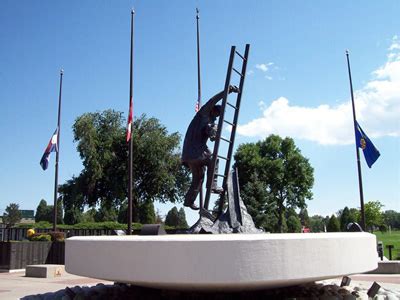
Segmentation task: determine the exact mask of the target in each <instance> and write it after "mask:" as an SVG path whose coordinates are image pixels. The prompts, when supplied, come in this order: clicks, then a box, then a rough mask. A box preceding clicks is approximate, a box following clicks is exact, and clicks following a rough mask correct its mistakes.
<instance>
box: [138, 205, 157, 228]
mask: <svg viewBox="0 0 400 300" xmlns="http://www.w3.org/2000/svg"><path fill="white" fill-rule="evenodd" d="M139 219H140V223H142V224H154V223H155V222H156V213H155V211H154V204H153V202H152V201H143V202H142V203H141V204H140V207H139Z"/></svg>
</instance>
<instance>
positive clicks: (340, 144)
mask: <svg viewBox="0 0 400 300" xmlns="http://www.w3.org/2000/svg"><path fill="white" fill-rule="evenodd" d="M132 6H134V7H135V10H136V15H135V50H134V51H135V54H134V56H135V61H134V103H135V104H134V105H135V114H136V115H139V114H142V113H146V114H147V115H148V116H154V117H157V118H159V119H160V120H161V122H162V123H163V124H165V125H166V126H167V128H168V129H169V131H170V132H175V131H178V132H180V133H181V134H182V135H184V134H185V131H186V127H187V125H188V124H189V122H190V120H191V118H192V117H193V115H194V105H195V101H196V98H197V77H196V75H197V73H196V40H195V33H196V27H195V8H196V7H199V8H200V26H201V52H202V56H201V62H202V87H203V90H202V94H203V101H206V100H207V99H208V98H209V97H211V96H212V95H214V94H215V93H216V92H218V91H219V90H221V89H222V88H223V85H224V80H225V74H226V66H227V63H228V56H229V50H230V47H231V45H236V46H237V47H238V48H239V49H244V45H245V44H246V43H249V44H251V50H250V60H249V64H248V76H247V78H246V83H245V89H244V95H243V100H242V109H241V113H240V120H239V123H240V127H239V130H238V136H237V140H236V144H237V145H238V144H240V143H245V142H254V141H257V140H259V139H261V138H264V137H265V136H267V135H269V134H271V133H275V134H280V135H282V136H286V135H287V136H291V137H293V138H294V139H295V141H296V144H297V146H298V147H299V148H300V149H301V151H302V153H303V154H304V155H305V156H306V157H307V158H309V160H310V163H311V164H312V166H313V167H314V169H315V185H314V188H313V192H314V199H313V200H312V201H309V203H308V209H309V214H322V215H327V214H332V213H334V212H336V211H338V210H339V209H341V208H343V207H344V206H349V207H358V206H359V194H358V183H357V169H356V161H355V148H354V144H353V140H354V137H353V134H354V133H353V130H352V125H351V110H350V109H349V107H350V106H349V105H350V102H349V100H350V94H349V84H348V77H347V66H346V57H345V50H346V49H349V51H350V59H351V66H352V75H353V85H354V90H355V96H356V108H357V115H358V120H359V123H360V124H361V126H362V127H363V129H364V131H365V132H366V133H367V134H368V135H369V136H370V138H371V139H372V140H373V142H374V144H375V146H376V147H377V148H378V149H379V150H380V152H381V157H380V158H379V159H378V161H377V162H376V163H375V165H374V166H373V167H372V169H369V168H368V167H367V165H366V164H365V161H364V158H363V157H362V158H361V159H362V172H363V179H364V197H365V200H366V201H370V200H379V201H381V202H382V203H383V204H384V205H385V207H384V209H395V210H397V211H400V192H399V188H398V187H399V186H400V159H399V157H398V155H399V153H400V138H399V136H400V123H399V116H400V30H399V28H400V19H399V18H398V12H399V10H400V3H399V2H398V1H379V2H373V1H351V2H350V1H323V2H322V1H229V2H228V1H112V2H111V1H94V0H93V1H68V2H66V1H36V2H34V1H8V0H3V1H1V2H0V45H1V47H0V66H1V68H0V104H1V106H0V107H1V110H0V111H1V118H0V134H1V137H2V139H1V147H0V157H2V159H1V170H2V172H1V174H0V187H1V188H0V213H1V212H2V211H3V210H4V208H5V207H6V206H7V205H8V204H9V203H11V202H15V203H18V204H19V205H20V207H21V208H22V209H36V207H37V205H38V203H39V201H40V199H42V198H44V199H46V200H47V201H48V202H50V203H51V202H52V201H53V194H52V193H53V184H54V167H53V163H54V156H52V160H51V164H50V167H49V169H48V170H47V171H46V172H44V171H42V170H41V168H40V166H39V160H40V158H41V156H42V154H43V150H44V148H45V147H46V145H47V143H48V140H49V139H50V136H51V134H52V133H53V131H54V129H55V127H56V122H57V99H58V81H59V69H60V68H61V67H62V68H64V70H65V76H64V86H63V106H62V121H61V122H62V124H61V145H60V147H61V152H60V180H59V182H60V183H63V182H64V181H65V180H67V179H69V178H71V176H72V175H74V174H75V175H77V174H79V172H80V170H81V169H82V164H81V160H80V158H79V155H78V153H77V152H76V144H74V143H73V136H72V129H71V127H72V124H73V122H74V120H75V119H76V118H77V117H78V116H79V115H81V114H83V113H85V112H94V111H101V110H104V109H108V108H113V109H115V110H118V111H123V112H124V113H125V116H126V113H127V110H128V101H129V35H130V27H129V26H130V9H131V7H132ZM180 205H181V204H179V206H180ZM157 207H158V208H159V209H161V211H162V212H163V213H166V212H167V211H168V209H169V208H170V207H171V205H157ZM186 212H187V215H188V219H189V221H190V222H193V221H194V220H195V218H196V214H193V213H191V212H190V211H188V210H186Z"/></svg>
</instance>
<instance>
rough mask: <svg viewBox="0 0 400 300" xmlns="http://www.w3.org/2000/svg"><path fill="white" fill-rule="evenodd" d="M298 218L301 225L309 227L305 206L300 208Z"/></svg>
mask: <svg viewBox="0 0 400 300" xmlns="http://www.w3.org/2000/svg"><path fill="white" fill-rule="evenodd" d="M299 218H300V221H301V225H303V226H304V227H310V217H309V216H308V211H307V208H302V209H300V212H299Z"/></svg>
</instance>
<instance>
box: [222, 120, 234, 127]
mask: <svg viewBox="0 0 400 300" xmlns="http://www.w3.org/2000/svg"><path fill="white" fill-rule="evenodd" d="M224 122H225V123H227V124H229V125H231V126H232V127H233V126H235V124H233V123H231V122H229V121H227V120H224Z"/></svg>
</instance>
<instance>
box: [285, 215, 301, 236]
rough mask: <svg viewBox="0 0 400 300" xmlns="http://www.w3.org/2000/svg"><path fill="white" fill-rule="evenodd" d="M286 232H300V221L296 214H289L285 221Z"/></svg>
mask: <svg viewBox="0 0 400 300" xmlns="http://www.w3.org/2000/svg"><path fill="white" fill-rule="evenodd" d="M286 223H287V228H288V232H301V221H300V218H299V217H298V216H295V215H291V216H290V217H289V218H288V219H287V221H286Z"/></svg>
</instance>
